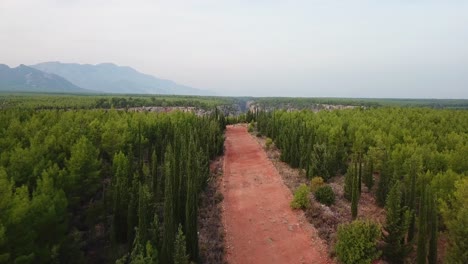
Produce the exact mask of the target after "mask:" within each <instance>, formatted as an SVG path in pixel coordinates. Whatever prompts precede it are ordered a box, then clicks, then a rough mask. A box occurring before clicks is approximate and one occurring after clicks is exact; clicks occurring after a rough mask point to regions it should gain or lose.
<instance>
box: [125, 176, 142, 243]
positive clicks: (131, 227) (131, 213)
mask: <svg viewBox="0 0 468 264" xmlns="http://www.w3.org/2000/svg"><path fill="white" fill-rule="evenodd" d="M139 186H140V181H139V175H138V173H134V174H133V181H132V184H131V187H130V190H131V191H130V200H129V203H128V211H127V236H128V238H127V241H128V242H131V241H133V240H134V238H135V227H136V226H137V224H138V218H137V216H138V215H137V214H138V199H139V195H138V194H139V190H138V189H139Z"/></svg>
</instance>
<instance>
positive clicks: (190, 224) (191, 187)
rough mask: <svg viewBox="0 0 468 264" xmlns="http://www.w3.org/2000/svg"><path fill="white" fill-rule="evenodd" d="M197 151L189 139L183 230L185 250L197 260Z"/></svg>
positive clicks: (199, 169) (198, 166) (198, 169)
mask: <svg viewBox="0 0 468 264" xmlns="http://www.w3.org/2000/svg"><path fill="white" fill-rule="evenodd" d="M197 154H198V152H196V151H195V148H194V144H193V140H190V143H189V151H188V159H187V161H188V162H187V198H186V206H185V210H186V214H185V217H186V218H185V230H186V234H187V252H188V253H189V254H190V256H191V258H192V260H194V261H198V232H197V211H198V180H199V179H198V178H199V175H198V173H199V172H200V171H201V169H202V168H200V163H199V160H198V159H199V158H200V157H198V155H197Z"/></svg>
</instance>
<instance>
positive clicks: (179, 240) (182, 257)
mask: <svg viewBox="0 0 468 264" xmlns="http://www.w3.org/2000/svg"><path fill="white" fill-rule="evenodd" d="M185 245H186V241H185V236H184V232H182V226H181V225H179V228H178V229H177V236H176V238H175V241H174V264H188V263H189V256H188V255H187V250H186V246H185Z"/></svg>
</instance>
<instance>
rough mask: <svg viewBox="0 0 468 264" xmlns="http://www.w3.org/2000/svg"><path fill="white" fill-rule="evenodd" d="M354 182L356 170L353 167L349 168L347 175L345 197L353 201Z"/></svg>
mask: <svg viewBox="0 0 468 264" xmlns="http://www.w3.org/2000/svg"><path fill="white" fill-rule="evenodd" d="M353 180H354V169H353V167H352V166H349V167H348V170H347V171H346V175H345V183H344V197H345V198H346V199H347V200H348V201H351V198H352V196H353Z"/></svg>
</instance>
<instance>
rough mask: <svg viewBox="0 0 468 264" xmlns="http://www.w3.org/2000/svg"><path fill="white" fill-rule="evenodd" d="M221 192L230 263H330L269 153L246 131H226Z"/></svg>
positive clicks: (324, 248) (233, 127)
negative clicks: (296, 208) (295, 208)
mask: <svg viewBox="0 0 468 264" xmlns="http://www.w3.org/2000/svg"><path fill="white" fill-rule="evenodd" d="M225 146H226V152H225V158H224V176H223V186H222V192H223V195H224V201H223V208H224V211H223V222H224V226H225V228H226V245H227V254H226V260H227V261H228V263H231V264H248V263H255V264H262V263H268V264H271V263H288V264H289V263H291V264H293V263H332V261H331V260H330V259H329V258H328V255H327V253H326V247H325V246H324V244H323V243H322V241H321V240H320V239H319V238H318V235H317V233H316V230H315V229H314V228H313V227H312V226H311V225H310V224H309V223H308V222H307V220H306V219H305V217H304V214H303V213H302V211H293V210H291V209H290V207H289V203H290V201H291V199H292V195H291V193H290V191H289V190H288V188H287V187H286V186H285V185H284V184H283V182H282V180H281V177H280V175H279V174H278V172H277V171H276V169H275V167H274V166H273V164H272V163H271V162H270V161H269V160H268V158H267V156H266V154H265V152H264V151H263V149H262V148H261V146H260V145H259V144H258V143H257V142H256V141H255V139H254V138H253V137H252V136H251V135H250V134H248V133H247V129H246V128H245V127H243V126H229V127H228V128H227V130H226V141H225Z"/></svg>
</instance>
